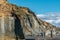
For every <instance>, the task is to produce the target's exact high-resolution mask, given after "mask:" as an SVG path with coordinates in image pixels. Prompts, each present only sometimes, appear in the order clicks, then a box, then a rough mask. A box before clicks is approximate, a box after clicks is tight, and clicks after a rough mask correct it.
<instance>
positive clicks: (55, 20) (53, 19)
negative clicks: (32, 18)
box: [37, 12, 60, 26]
mask: <svg viewBox="0 0 60 40" xmlns="http://www.w3.org/2000/svg"><path fill="white" fill-rule="evenodd" d="M37 17H38V18H40V19H42V20H43V21H46V22H49V23H52V24H54V25H56V26H57V25H58V26H60V25H59V23H60V12H48V13H46V14H38V15H37Z"/></svg>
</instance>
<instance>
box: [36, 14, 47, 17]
mask: <svg viewBox="0 0 60 40" xmlns="http://www.w3.org/2000/svg"><path fill="white" fill-rule="evenodd" d="M44 16H46V15H43V14H38V15H37V17H44Z"/></svg>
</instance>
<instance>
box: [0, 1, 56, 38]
mask: <svg viewBox="0 0 60 40" xmlns="http://www.w3.org/2000/svg"><path fill="white" fill-rule="evenodd" d="M0 17H1V18H2V19H0V20H3V19H4V20H5V21H4V20H3V25H4V26H2V28H0V29H1V30H3V31H1V33H3V34H4V35H5V36H9V35H10V36H13V37H15V36H17V37H18V38H20V39H24V38H25V36H28V35H32V36H37V35H42V34H41V33H43V32H45V33H46V36H48V35H49V34H51V33H50V32H51V30H52V31H53V33H55V34H56V27H55V26H54V25H52V24H50V23H47V22H44V21H42V20H40V19H39V18H37V17H36V15H35V14H34V12H32V11H31V10H30V9H29V8H26V7H18V6H16V5H13V4H9V3H8V2H6V0H5V2H3V3H0ZM10 20H13V21H10ZM10 22H11V24H9V23H10ZM0 27H1V26H0ZM10 33H11V34H10ZM55 34H54V35H55Z"/></svg>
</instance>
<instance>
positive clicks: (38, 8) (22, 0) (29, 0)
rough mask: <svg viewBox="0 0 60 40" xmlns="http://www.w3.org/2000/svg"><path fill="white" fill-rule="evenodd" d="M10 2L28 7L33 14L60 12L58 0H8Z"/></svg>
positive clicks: (59, 1)
mask: <svg viewBox="0 0 60 40" xmlns="http://www.w3.org/2000/svg"><path fill="white" fill-rule="evenodd" d="M8 1H9V2H10V3H12V4H16V5H18V6H25V7H28V8H30V9H31V10H32V11H33V12H35V14H45V13H47V12H60V0H8Z"/></svg>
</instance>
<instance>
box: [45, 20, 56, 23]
mask: <svg viewBox="0 0 60 40" xmlns="http://www.w3.org/2000/svg"><path fill="white" fill-rule="evenodd" d="M45 21H46V22H49V23H53V22H54V21H55V20H45Z"/></svg>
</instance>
